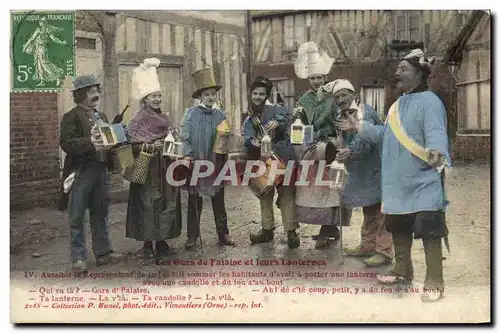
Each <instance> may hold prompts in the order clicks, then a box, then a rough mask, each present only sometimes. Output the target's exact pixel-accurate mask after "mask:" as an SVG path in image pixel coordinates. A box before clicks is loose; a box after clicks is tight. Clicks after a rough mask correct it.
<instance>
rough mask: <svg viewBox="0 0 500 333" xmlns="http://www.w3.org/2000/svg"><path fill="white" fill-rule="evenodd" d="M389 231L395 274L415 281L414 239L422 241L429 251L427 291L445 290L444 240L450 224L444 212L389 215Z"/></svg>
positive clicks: (426, 262) (426, 275) (427, 258)
mask: <svg viewBox="0 0 500 333" xmlns="http://www.w3.org/2000/svg"><path fill="white" fill-rule="evenodd" d="M387 230H388V231H390V232H391V233H392V240H393V243H394V251H395V260H396V264H395V266H394V268H393V269H392V272H393V273H395V274H398V275H400V276H403V277H405V278H406V279H408V280H412V279H413V263H412V260H411V247H412V244H413V239H414V238H415V239H418V238H422V243H423V245H424V252H425V264H426V266H427V270H426V274H425V282H424V288H426V289H440V290H444V278H443V248H442V241H441V238H442V237H443V236H444V232H445V230H446V225H445V221H444V213H443V212H440V211H436V212H431V211H423V212H417V213H413V214H405V215H387Z"/></svg>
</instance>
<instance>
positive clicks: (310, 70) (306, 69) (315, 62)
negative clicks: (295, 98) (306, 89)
mask: <svg viewBox="0 0 500 333" xmlns="http://www.w3.org/2000/svg"><path fill="white" fill-rule="evenodd" d="M334 61H335V60H334V59H332V58H330V57H329V56H328V54H326V53H325V52H320V51H319V49H318V47H317V46H316V44H315V43H314V42H305V43H304V44H302V45H301V46H300V47H299V50H298V52H297V59H296V60H295V66H294V68H295V75H297V76H298V77H299V78H301V79H307V78H309V77H310V76H312V75H327V74H328V73H329V72H330V69H331V68H332V65H333V63H334Z"/></svg>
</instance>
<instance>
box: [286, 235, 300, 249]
mask: <svg viewBox="0 0 500 333" xmlns="http://www.w3.org/2000/svg"><path fill="white" fill-rule="evenodd" d="M287 235H288V240H287V244H288V247H289V248H290V249H296V248H298V247H299V246H300V238H299V235H297V233H296V232H295V230H288V231H287Z"/></svg>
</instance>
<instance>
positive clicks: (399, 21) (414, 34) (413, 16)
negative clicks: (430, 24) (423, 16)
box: [394, 11, 421, 42]
mask: <svg viewBox="0 0 500 333" xmlns="http://www.w3.org/2000/svg"><path fill="white" fill-rule="evenodd" d="M394 39H396V40H399V41H402V40H406V41H408V42H410V41H414V42H419V41H420V40H421V37H420V13H419V12H418V11H406V12H400V13H398V14H397V15H396V27H395V38H394Z"/></svg>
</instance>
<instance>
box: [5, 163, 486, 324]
mask: <svg viewBox="0 0 500 333" xmlns="http://www.w3.org/2000/svg"><path fill="white" fill-rule="evenodd" d="M447 190H448V193H449V198H450V201H451V206H450V208H449V212H448V213H447V221H448V228H449V230H450V236H449V239H450V244H451V254H450V253H447V252H446V251H445V252H444V256H445V257H446V260H445V261H444V270H445V281H446V288H447V295H449V294H451V295H454V296H452V297H448V296H447V297H446V298H445V300H443V302H445V301H447V302H449V306H450V305H451V306H456V307H458V303H461V302H463V306H464V311H465V313H464V314H457V316H462V317H460V318H461V321H463V320H465V321H466V319H467V318H468V317H467V316H468V314H467V307H469V308H470V306H472V304H473V303H470V302H479V303H478V306H480V308H481V309H488V310H489V290H490V289H489V286H490V253H491V243H490V167H489V165H467V166H456V167H454V169H453V170H452V172H451V173H450V174H449V175H448V176H447ZM186 199H187V197H186V194H185V193H183V198H182V200H183V207H184V209H183V219H184V225H185V220H186V209H187V205H186V204H187V200H186ZM226 207H227V212H228V219H229V230H230V232H231V235H232V237H233V238H234V239H235V241H236V242H237V246H236V247H233V248H221V247H219V246H218V245H217V243H216V242H217V240H216V235H215V233H214V232H215V225H214V222H213V215H212V210H211V205H210V202H209V201H208V200H205V201H204V210H203V213H202V223H201V229H202V237H203V252H202V251H198V252H195V253H193V252H186V251H185V250H184V248H183V244H184V241H185V239H186V238H185V233H184V234H183V235H182V236H181V237H179V238H178V239H175V240H172V241H171V243H170V244H171V245H173V246H174V247H175V248H176V249H177V250H178V253H177V258H180V259H198V258H207V259H211V258H216V259H222V258H224V259H233V258H235V259H248V258H259V259H272V258H284V259H304V260H307V259H315V260H321V259H324V260H326V261H327V262H328V266H329V268H330V267H339V268H338V270H339V271H358V272H377V271H379V270H386V269H387V268H388V267H382V268H378V269H373V268H365V267H364V265H363V264H362V263H361V262H360V261H359V260H356V259H353V258H348V257H344V261H343V265H342V266H339V265H340V252H339V250H340V248H341V244H337V245H336V247H333V248H331V249H328V250H322V251H318V250H315V249H314V241H313V240H312V239H311V236H312V235H314V234H317V231H318V229H319V228H318V227H317V226H311V225H305V226H302V227H301V228H300V237H301V241H302V244H301V246H300V248H299V249H296V250H293V251H290V250H288V249H287V247H286V244H285V239H284V237H283V232H282V228H281V218H280V214H279V210H278V209H276V211H275V217H276V226H277V227H278V229H277V235H278V237H275V240H274V242H273V243H271V244H265V245H254V246H250V242H249V238H248V236H249V233H250V232H254V231H257V230H258V229H259V227H260V225H259V223H260V222H259V221H260V208H259V203H258V200H257V199H256V198H255V197H254V196H253V194H252V193H251V192H250V191H249V190H248V189H246V188H228V190H227V192H226ZM125 216H126V204H125V203H121V204H114V205H112V206H111V210H110V227H109V230H110V234H111V238H112V242H113V246H114V248H115V250H117V251H119V252H123V253H127V254H128V261H127V262H126V263H121V264H117V265H114V266H110V267H105V268H101V267H99V268H96V267H93V266H92V264H91V268H90V269H91V270H92V271H104V270H106V271H124V270H151V269H155V268H154V266H155V265H154V262H145V261H143V260H141V259H140V257H139V251H140V249H141V247H142V244H141V243H140V242H136V241H134V240H130V239H126V238H125V237H124V236H125ZM361 219H362V214H361V212H360V210H355V212H354V213H353V216H352V220H351V225H350V226H349V227H344V228H343V229H344V230H343V234H344V235H343V244H342V246H346V245H348V246H354V245H356V244H357V242H358V239H359V228H360V225H361ZM10 225H11V277H12V278H14V277H15V276H19V275H21V274H22V272H24V271H28V270H31V271H65V270H67V269H68V267H69V254H68V252H69V251H68V244H69V240H68V237H69V231H68V227H67V221H66V214H65V213H61V212H59V211H58V210H56V209H48V208H33V209H29V210H25V211H22V212H12V213H11V217H10ZM87 229H88V228H87ZM184 230H185V227H184ZM87 234H88V235H89V236H90V234H89V233H87ZM87 239H90V237H87ZM412 257H413V263H414V266H415V281H416V283H417V284H420V285H421V283H422V282H423V279H424V275H425V261H424V255H423V246H422V243H421V242H420V241H416V242H414V245H413V253H412ZM330 270H331V269H330ZM302 282H303V283H304V284H306V285H307V284H312V285H314V284H315V283H328V281H321V282H320V281H319V280H318V281H316V282H313V280H311V279H309V280H303V281H302ZM330 282H331V281H330ZM366 282H367V281H366V280H364V282H363V283H366ZM370 283H372V284H373V281H371V282H370ZM455 296H456V297H455ZM458 297H460V298H458ZM467 302H469V303H467ZM478 309H479V308H476V310H477V311H478ZM481 311H482V310H481ZM483 312H484V311H483ZM483 312H481V313H480V315H481V320H488V319H489V318H490V317H489V313H486V312H484V313H483ZM488 312H489V311H488ZM463 316H465V317H463ZM365 319H366V318H365ZM436 320H437V319H436ZM471 320H472V318H471ZM474 320H477V319H474Z"/></svg>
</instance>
